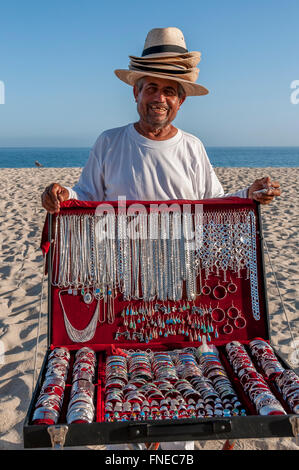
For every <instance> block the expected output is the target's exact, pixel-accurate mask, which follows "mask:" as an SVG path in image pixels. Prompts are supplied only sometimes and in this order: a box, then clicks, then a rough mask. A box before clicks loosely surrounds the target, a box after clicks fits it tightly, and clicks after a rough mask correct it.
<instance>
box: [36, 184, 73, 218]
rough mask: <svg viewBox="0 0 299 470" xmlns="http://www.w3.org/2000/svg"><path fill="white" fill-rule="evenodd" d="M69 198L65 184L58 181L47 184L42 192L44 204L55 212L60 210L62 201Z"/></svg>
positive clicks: (52, 212) (51, 211)
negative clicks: (61, 184)
mask: <svg viewBox="0 0 299 470" xmlns="http://www.w3.org/2000/svg"><path fill="white" fill-rule="evenodd" d="M68 198H69V192H68V190H67V189H66V188H64V187H63V186H60V184H58V183H52V184H50V186H47V187H46V189H45V190H44V192H43V194H42V206H43V207H44V208H45V209H46V210H47V211H48V212H50V214H54V213H57V212H59V211H60V203H61V202H63V201H67V199H68Z"/></svg>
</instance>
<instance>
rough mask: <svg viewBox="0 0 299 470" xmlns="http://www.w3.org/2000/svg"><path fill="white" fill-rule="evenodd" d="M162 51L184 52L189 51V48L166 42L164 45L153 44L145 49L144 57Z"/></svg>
mask: <svg viewBox="0 0 299 470" xmlns="http://www.w3.org/2000/svg"><path fill="white" fill-rule="evenodd" d="M160 52H178V53H179V54H184V53H186V52H188V49H185V48H184V47H181V46H175V45H171V44H165V45H164V46H152V47H148V48H147V49H144V50H143V52H142V57H144V56H145V55H149V54H159V53H160Z"/></svg>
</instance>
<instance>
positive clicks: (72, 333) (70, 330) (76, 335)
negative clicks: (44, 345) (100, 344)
mask: <svg viewBox="0 0 299 470" xmlns="http://www.w3.org/2000/svg"><path fill="white" fill-rule="evenodd" d="M62 292H67V290H64V291H59V293H58V296H59V301H60V305H61V309H62V312H63V319H64V324H65V329H66V331H67V334H68V337H69V338H70V339H71V340H72V341H73V342H74V343H85V342H87V341H90V340H91V339H92V338H93V337H94V335H95V332H96V328H97V322H98V318H99V303H100V301H99V300H98V302H97V305H96V308H95V312H94V314H93V316H92V318H91V320H90V322H89V323H88V325H87V326H86V327H85V328H83V330H78V329H77V328H75V327H74V326H73V325H72V324H71V322H70V321H69V319H68V317H67V315H66V312H65V308H64V305H63V302H62V298H61V293H62Z"/></svg>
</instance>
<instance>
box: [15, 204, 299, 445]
mask: <svg viewBox="0 0 299 470" xmlns="http://www.w3.org/2000/svg"><path fill="white" fill-rule="evenodd" d="M138 203H139V204H142V205H143V207H145V208H146V210H147V211H149V208H151V207H154V206H153V205H155V207H156V206H157V205H160V204H164V205H165V204H166V205H167V206H168V207H170V206H171V205H172V204H176V205H179V207H180V208H181V209H182V212H183V206H184V207H187V211H188V210H190V209H188V207H190V208H191V212H193V211H194V210H196V209H194V208H196V207H197V208H198V207H199V206H202V208H203V211H204V212H205V211H206V210H208V211H220V212H221V211H230V212H234V211H239V210H242V209H244V210H248V211H253V212H254V214H255V220H256V234H255V242H256V267H257V283H258V302H259V318H258V319H256V318H254V316H253V312H252V309H253V308H252V302H251V290H250V289H251V288H250V282H249V281H248V279H246V276H240V277H238V275H237V273H234V272H229V273H227V278H226V281H225V282H226V284H225V282H224V281H223V280H221V282H219V272H218V273H214V274H213V273H210V274H209V277H208V282H207V283H205V279H204V277H203V279H202V280H201V286H203V285H206V284H208V285H209V286H210V287H211V290H212V292H213V288H214V287H217V285H218V284H221V283H222V284H225V285H226V286H227V285H228V283H229V280H230V282H232V283H233V284H234V285H235V286H236V287H237V292H236V293H233V294H231V295H226V296H225V298H223V299H221V300H219V299H215V298H213V294H212V293H211V294H210V295H203V294H201V295H198V296H197V297H196V298H195V299H194V300H193V301H192V300H189V304H190V305H191V304H192V305H198V306H199V305H201V306H202V305H203V306H206V307H207V308H208V307H212V308H218V307H220V308H222V309H223V310H224V311H226V310H227V309H228V308H229V307H230V306H231V305H232V304H233V306H235V307H237V308H238V309H239V310H240V311H241V312H242V316H243V317H244V318H245V320H246V326H245V327H242V328H232V332H231V333H229V334H225V333H223V331H222V329H221V328H222V327H223V324H224V323H225V321H224V322H223V324H221V322H220V323H219V328H218V334H217V336H218V337H217V338H215V331H214V334H211V337H212V338H211V341H210V342H211V344H214V345H215V346H216V347H217V348H218V352H219V357H220V360H221V363H222V365H223V367H224V368H225V370H226V373H227V375H228V377H229V379H230V381H231V383H232V385H233V388H234V390H235V391H236V394H237V396H238V398H239V400H240V402H241V403H242V405H243V407H244V409H245V410H246V416H229V417H223V416H222V417H215V416H213V417H203V418H194V417H192V418H188V417H187V418H182V419H163V420H146V419H145V420H142V421H131V420H128V421H118V420H114V421H113V422H107V421H105V418H104V416H105V409H104V400H105V364H106V357H107V356H109V355H111V354H115V353H116V354H117V352H118V351H119V350H120V349H121V350H124V351H126V350H138V351H146V350H148V349H150V350H152V351H172V350H176V349H183V348H189V347H191V348H198V347H199V346H201V344H202V343H201V342H200V341H199V340H198V338H196V340H194V338H193V337H192V338H191V339H193V341H190V336H189V337H186V336H185V335H183V334H181V335H180V334H177V335H168V336H167V337H165V336H163V335H162V336H161V335H160V336H159V335H158V337H157V338H154V339H151V340H150V341H149V342H144V341H143V342H140V341H138V340H137V341H132V340H130V341H129V340H126V339H125V336H124V337H121V338H120V339H119V338H118V339H117V340H116V339H115V338H116V336H117V335H116V333H117V331H118V330H119V329H120V326H121V325H122V317H121V313H122V312H123V311H124V309H125V308H126V307H127V306H128V304H130V305H134V304H135V303H136V304H138V305H139V304H140V302H141V301H140V300H133V301H131V302H128V301H124V299H123V295H122V294H121V293H118V295H117V296H116V298H115V299H114V315H115V319H114V321H113V322H111V324H108V323H107V321H106V322H103V323H98V324H97V327H96V331H95V334H94V336H93V338H92V339H91V340H89V341H88V342H85V343H84V342H78V343H75V342H73V341H72V340H70V338H69V336H68V334H67V331H66V327H65V322H64V317H63V312H62V307H61V303H60V301H59V295H58V293H59V290H60V288H59V287H57V286H53V283H52V282H51V279H52V275H53V269H54V268H53V262H52V261H53V239H54V233H55V223H56V219H57V217H58V216H56V215H54V216H52V215H50V214H48V215H47V218H46V221H45V225H44V229H43V234H42V245H41V248H42V250H43V253H44V256H45V257H46V273H48V347H47V352H46V354H45V358H44V360H43V364H42V367H41V370H40V373H39V377H38V380H37V383H36V386H35V390H34V393H33V396H32V399H31V402H30V405H29V409H28V412H27V415H26V418H25V421H24V426H23V439H24V447H25V448H47V447H51V446H52V447H54V446H55V444H57V443H60V444H64V445H65V446H66V447H67V446H85V445H103V444H104V445H105V444H106V445H108V444H122V443H140V442H148V443H152V442H167V441H169V442H170V441H186V440H222V439H245V438H273V437H294V436H296V435H297V434H298V428H299V425H298V422H299V416H298V415H296V414H294V413H292V411H291V409H290V408H289V407H288V405H287V403H286V402H285V401H284V400H283V398H282V396H281V395H280V394H279V392H278V391H277V389H276V388H275V386H274V384H273V383H272V381H271V380H270V379H268V378H267V377H265V375H263V376H264V378H265V380H266V381H267V384H268V385H269V388H270V390H271V391H272V393H273V394H274V395H275V397H276V398H277V399H278V400H279V401H280V402H281V403H282V405H283V407H284V410H285V411H286V413H285V414H283V415H275V414H274V415H267V416H262V415H259V414H258V413H257V411H256V409H255V408H254V406H253V404H252V403H251V402H250V400H249V399H248V397H247V396H246V394H245V392H244V390H243V388H242V386H241V384H240V381H239V379H238V377H237V376H236V374H235V372H234V371H233V368H232V366H231V364H230V362H229V360H228V359H227V354H226V351H225V346H226V344H227V343H229V342H232V341H238V342H240V343H241V344H242V345H244V347H245V348H246V350H247V351H248V344H249V342H250V341H252V340H253V339H256V338H262V339H264V340H266V341H267V342H268V343H269V344H270V345H271V339H270V323H269V321H270V313H269V311H268V302H267V288H266V279H265V266H264V253H263V233H262V220H261V212H260V206H259V204H257V203H255V202H254V201H252V200H249V199H240V198H223V199H210V200H203V201H186V200H182V201H145V202H144V201H138V202H136V201H126V202H125V207H126V210H127V209H128V208H129V207H130V208H132V205H133V204H134V207H135V205H136V204H138ZM102 204H109V205H110V206H112V207H113V208H114V210H115V213H116V214H117V213H118V211H119V207H120V206H119V202H117V201H116V202H109V203H107V202H105V203H101V202H82V201H67V202H64V203H62V204H61V211H60V214H61V215H74V214H75V215H79V214H83V215H87V214H90V215H93V214H94V213H95V211H96V208H97V207H98V206H100V205H102ZM123 208H124V207H123V206H122V210H123ZM184 210H185V209H184ZM133 213H134V211H133V212H132V214H133ZM239 274H240V273H239ZM220 278H221V276H220ZM221 279H222V278H221ZM220 293H221V292H220ZM184 295H185V290H184V293H183V297H182V299H181V300H180V301H179V302H178V305H180V306H182V303H185V305H187V304H188V301H187V299H186V297H184ZM63 300H64V308H65V310H66V311H67V315H68V318H69V319H71V321H72V323H73V325H74V326H75V328H77V329H78V330H80V329H83V328H85V326H86V324H87V323H88V322H89V321H90V320H89V319H90V318H91V317H92V315H93V312H94V309H95V300H94V301H93V302H92V303H91V304H86V303H85V302H84V301H83V298H82V295H79V294H78V295H67V294H66V295H64V296H63ZM155 302H157V303H160V304H162V301H159V300H155ZM164 303H165V304H167V301H166V302H164ZM170 306H171V307H175V302H174V301H172V302H170ZM190 308H191V307H190ZM181 310H182V309H181ZM89 312H91V313H89ZM182 314H183V315H188V312H186V311H185V313H184V312H183V311H182ZM80 322H81V323H80ZM217 326H218V325H217ZM84 346H88V347H90V348H91V349H93V350H94V351H95V353H96V357H97V363H96V372H95V377H94V381H93V383H94V385H95V393H94V405H95V416H94V419H93V422H91V423H80V422H79V423H78V422H76V423H71V424H68V423H67V420H66V412H67V406H68V401H69V397H70V390H71V385H72V381H71V377H72V367H73V362H74V357H75V353H76V351H78V350H79V349H80V348H82V347H84ZM56 347H65V348H68V350H69V351H70V368H69V371H68V377H67V379H66V386H65V392H64V399H63V405H62V409H61V413H60V417H59V419H58V422H57V423H56V424H54V425H53V424H33V423H32V416H33V413H34V409H35V404H36V402H37V399H38V396H39V394H40V391H41V387H42V384H43V382H44V379H45V373H46V366H47V361H48V356H49V354H50V352H51V351H52V350H53V349H54V348H56ZM273 350H274V352H275V355H276V357H277V359H278V361H279V362H280V363H281V365H282V366H283V368H285V369H288V370H291V367H290V366H289V365H288V364H287V363H286V362H285V361H284V360H283V358H282V357H281V356H280V354H279V352H277V351H276V350H275V349H274V348H273ZM253 362H254V361H253ZM255 366H256V368H257V371H258V372H260V373H262V371H261V370H260V369H259V367H258V365H257V364H256V363H255Z"/></svg>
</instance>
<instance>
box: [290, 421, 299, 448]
mask: <svg viewBox="0 0 299 470" xmlns="http://www.w3.org/2000/svg"><path fill="white" fill-rule="evenodd" d="M290 423H291V426H292V431H293V434H294V436H295V438H296V445H298V443H299V416H291V417H290Z"/></svg>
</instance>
